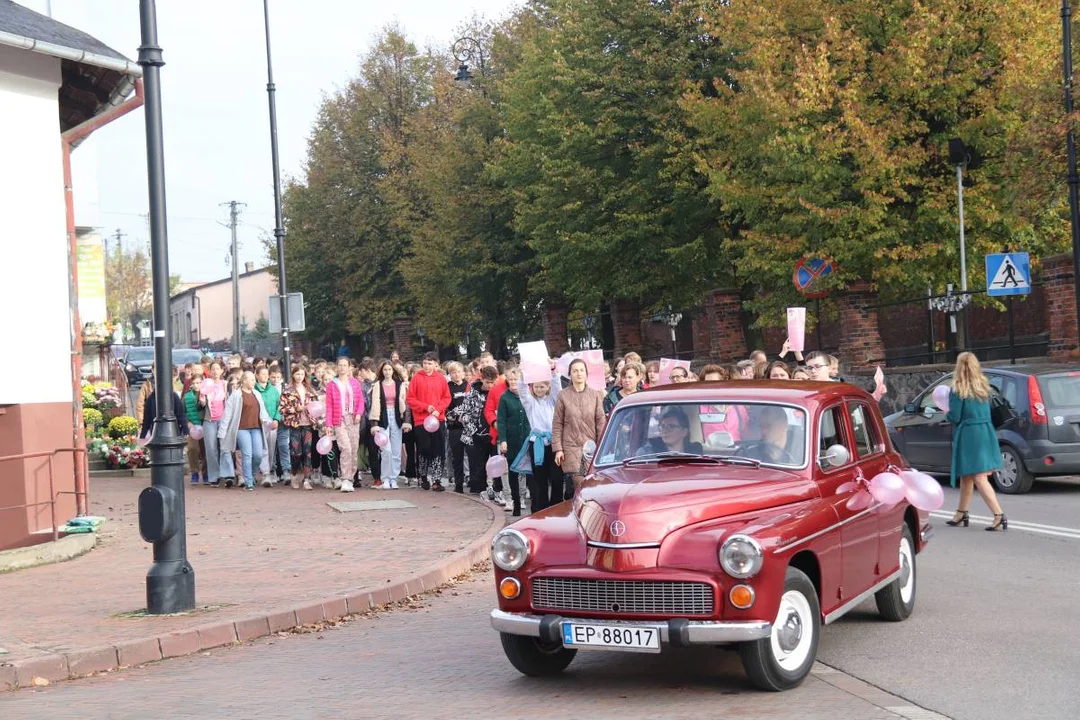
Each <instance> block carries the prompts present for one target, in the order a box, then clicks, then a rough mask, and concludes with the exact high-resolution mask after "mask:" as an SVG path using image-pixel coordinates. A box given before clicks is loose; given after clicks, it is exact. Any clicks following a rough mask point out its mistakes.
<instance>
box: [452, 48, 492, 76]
mask: <svg viewBox="0 0 1080 720" xmlns="http://www.w3.org/2000/svg"><path fill="white" fill-rule="evenodd" d="M453 53H454V59H455V60H457V61H458V63H459V64H458V69H457V74H456V75H454V82H456V83H458V84H459V85H470V84H472V79H473V74H472V72H471V71H470V70H469V63H470V62H472V60H473V58H475V59H476V60H477V62H479V63H480V77H483V76H484V70H485V68H484V46H483V45H481V44H480V41H479V40H476V39H475V38H471V37H468V36H466V37H463V38H458V39H457V40H455V41H454V46H453Z"/></svg>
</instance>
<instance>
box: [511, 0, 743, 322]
mask: <svg viewBox="0 0 1080 720" xmlns="http://www.w3.org/2000/svg"><path fill="white" fill-rule="evenodd" d="M527 13H531V15H532V23H531V25H528V24H525V22H524V21H523V25H524V26H525V27H526V28H527V32H523V34H522V43H521V48H520V50H519V53H520V60H519V62H518V63H517V64H516V65H515V67H513V68H512V69H511V70H510V71H508V74H507V77H506V80H505V88H504V89H503V93H504V99H503V107H504V113H505V122H506V128H507V144H508V147H507V150H506V154H505V158H504V159H503V160H502V161H501V162H500V163H499V168H498V169H499V171H500V175H501V178H502V179H503V181H504V182H505V183H506V184H507V186H508V187H509V188H510V189H511V191H512V192H513V194H514V198H515V202H516V213H515V222H516V228H517V229H518V230H519V231H520V232H521V233H522V234H523V235H524V236H525V237H526V238H527V239H528V242H529V243H530V245H531V246H532V247H533V248H534V249H535V250H536V252H537V254H538V256H539V260H540V264H541V265H542V268H543V269H542V271H541V272H540V273H539V274H538V275H537V276H536V277H535V279H534V285H533V286H534V288H535V289H537V290H538V291H540V292H542V293H544V294H545V295H555V294H556V293H559V294H564V295H565V296H566V297H568V298H571V299H572V300H573V302H574V303H575V304H576V305H578V306H579V307H582V308H594V307H596V306H597V305H598V304H599V303H600V302H601V301H603V300H604V299H606V298H625V299H631V300H637V301H640V302H642V303H643V304H644V305H646V306H649V305H652V306H661V305H667V304H672V305H675V306H683V305H686V306H689V305H693V304H696V303H697V302H698V301H699V300H700V297H701V293H702V291H703V290H705V289H707V288H708V287H709V286H711V285H714V284H715V283H716V282H718V281H719V280H721V279H722V278H724V277H727V276H730V274H731V268H730V266H729V265H728V264H727V263H726V262H725V260H724V257H723V255H722V254H721V252H720V248H721V246H722V242H723V240H724V239H725V237H726V235H727V226H726V222H725V220H724V218H723V217H722V216H721V214H720V212H719V205H720V203H719V201H718V200H716V199H715V198H710V197H709V196H708V195H706V193H705V178H704V176H703V175H702V174H700V173H699V172H698V170H697V168H696V161H695V158H694V157H693V155H692V154H691V153H689V152H688V151H687V143H688V141H689V140H690V139H691V137H692V135H693V128H692V127H691V126H690V125H689V124H688V114H687V111H686V110H685V109H684V108H683V107H682V106H681V105H680V103H679V98H680V96H681V95H682V93H683V92H685V91H686V90H687V88H688V87H694V86H695V85H696V86H700V87H703V88H704V89H705V91H708V88H709V85H708V84H709V83H710V82H711V80H712V78H713V77H714V76H715V75H716V74H718V73H720V72H721V68H722V67H723V63H724V53H723V52H722V49H721V47H720V46H719V44H718V43H717V42H716V41H715V39H714V38H713V37H712V36H711V35H709V34H708V33H707V32H706V28H705V27H704V26H703V24H702V22H701V19H700V18H701V6H700V3H688V2H679V1H678V0H658V1H656V2H649V3H642V2H639V1H638V0H603V1H602V2H590V3H582V2H575V1H574V0H548V1H546V2H533V3H530V5H529V6H528V10H527Z"/></svg>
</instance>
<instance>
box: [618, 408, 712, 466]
mask: <svg viewBox="0 0 1080 720" xmlns="http://www.w3.org/2000/svg"><path fill="white" fill-rule="evenodd" d="M659 427H660V437H655V438H652V439H651V440H649V442H647V443H645V444H644V445H642V446H641V447H640V448H638V451H637V452H636V453H635V455H651V454H654V453H663V452H681V453H691V454H694V455H701V454H702V453H703V452H704V451H703V450H702V448H701V443H698V442H693V441H691V440H690V420H689V419H688V418H687V417H686V413H685V412H683V411H682V409H681V408H677V407H673V408H668V409H667V410H665V411H664V414H663V415H661V416H660V426H659Z"/></svg>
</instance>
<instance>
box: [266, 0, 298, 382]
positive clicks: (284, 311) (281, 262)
mask: <svg viewBox="0 0 1080 720" xmlns="http://www.w3.org/2000/svg"><path fill="white" fill-rule="evenodd" d="M263 19H264V21H265V24H266V94H267V97H268V99H269V103H270V164H271V165H273V169H274V239H275V240H276V242H277V258H278V296H279V297H280V302H281V362H282V363H283V364H284V366H285V368H284V370H285V377H287V378H288V377H292V375H291V372H292V369H291V365H292V362H291V360H292V353H291V348H290V347H289V303H288V297H287V294H286V289H285V223H284V222H283V221H282V217H281V163H280V161H279V159H278V137H277V100H276V98H275V95H276V93H277V87H276V86H275V85H274V68H273V65H272V63H271V61H270V0H263Z"/></svg>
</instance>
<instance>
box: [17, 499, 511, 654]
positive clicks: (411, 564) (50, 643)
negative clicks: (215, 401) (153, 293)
mask: <svg viewBox="0 0 1080 720" xmlns="http://www.w3.org/2000/svg"><path fill="white" fill-rule="evenodd" d="M146 483H147V480H146V478H142V477H136V478H109V479H99V478H94V479H93V481H92V486H91V489H90V490H91V498H90V501H91V506H90V512H91V513H92V514H94V515H104V516H105V517H107V518H108V519H109V522H108V524H107V525H106V527H105V529H104V531H103V532H102V533H100V537H99V542H98V547H97V548H95V549H94V550H93V551H91V552H90V553H88V554H86V555H84V556H82V557H80V558H76V559H74V560H71V561H69V562H65V563H59V564H56V565H49V566H44V567H38V568H31V569H28V570H21V571H18V572H15V573H10V574H7V575H4V581H3V583H0V607H3V608H4V609H5V611H4V613H2V614H0V647H3V648H4V649H6V650H7V651H8V653H7V654H5V655H4V656H3V659H4V661H5V662H7V663H17V662H19V661H22V660H26V659H31V658H35V657H45V656H50V655H55V654H57V653H64V652H72V651H75V650H78V649H80V648H95V647H105V646H112V645H115V646H117V648H118V649H119V656H120V658H119V661H120V662H121V664H138V663H142V662H146V661H148V659H156V658H153V657H150V658H148V657H147V656H148V655H153V654H155V653H158V652H159V651H157V650H154V651H152V652H146V651H145V650H146V648H144V647H143V646H141V645H125V643H127V642H129V641H135V640H145V639H147V638H155V637H159V636H167V635H168V634H169V633H175V632H181V631H185V630H190V629H191V628H195V627H198V626H203V625H207V624H219V623H229V622H236V621H239V620H247V619H250V618H257V617H261V616H267V615H270V614H273V613H278V612H279V611H282V610H286V609H288V608H297V607H304V606H309V605H316V606H317V607H319V610H318V614H319V615H321V614H322V606H321V604H320V603H322V602H323V601H325V600H327V599H331V598H335V597H338V598H343V597H346V596H348V595H353V594H356V593H357V592H358V591H360V590H361V589H366V588H374V587H378V586H380V585H386V584H387V583H389V582H390V581H392V580H394V579H397V578H402V577H408V576H410V573H412V574H416V573H418V572H422V571H426V570H427V569H428V568H429V567H430V566H431V564H432V563H434V562H436V561H438V560H440V559H445V558H447V557H449V556H450V555H452V554H453V553H455V552H457V551H459V550H462V549H464V548H465V547H467V546H468V545H469V544H470V542H472V541H473V540H475V539H476V538H478V537H480V536H482V535H483V534H484V533H485V532H487V531H488V529H489V528H490V527H491V523H492V517H493V513H492V510H491V509H490V506H484V505H482V504H480V503H477V502H472V501H469V500H468V499H466V498H463V497H460V496H454V495H453V494H452V493H442V494H435V493H430V492H424V491H422V490H410V489H402V490H400V491H398V492H397V493H396V494H395V498H398V499H401V500H406V501H408V502H410V503H412V504H414V505H416V508H415V509H401V510H379V511H373V512H355V513H339V512H336V511H334V510H332V509H331V508H329V507H327V505H326V503H327V502H328V501H333V500H337V499H338V498H339V497H340V493H333V492H331V491H327V490H319V491H316V492H303V491H294V490H292V489H291V488H279V487H275V488H266V489H264V488H259V489H257V490H256V491H255V492H253V493H252V492H248V493H246V492H243V491H240V490H219V489H217V488H212V487H197V488H187V489H186V497H187V512H188V520H187V529H188V557H189V559H190V561H191V564H192V567H193V568H194V570H195V583H196V602H197V603H198V605H199V609H198V610H197V611H196V612H192V613H186V614H180V615H175V616H162V617H151V616H146V615H145V614H143V613H142V612H141V611H142V610H143V609H144V608H145V602H146V589H145V578H146V571H147V569H149V567H150V563H151V559H152V558H151V546H150V545H148V544H147V543H145V542H143V540H142V538H141V537H139V532H138V510H137V499H138V494H139V491H140V490H141V489H142V488H143V487H145V485H146ZM349 499H350V500H355V501H365V500H379V499H386V494H385V493H384V492H381V491H376V490H370V489H361V490H359V491H357V492H356V493H355V494H353V495H352V496H350V498H349ZM384 602H385V600H384ZM341 607H342V606H341V605H340V604H339V605H336V606H335V608H336V609H340V608H341ZM288 617H289V614H288V613H286V614H282V615H279V616H278V617H277V618H276V619H277V620H278V622H277V623H274V622H273V620H271V621H270V622H269V627H268V631H270V632H276V631H278V630H280V629H284V628H285V627H292V626H294V625H295V620H293V621H292V622H289V623H288V624H287V625H283V621H284V620H286V619H287V618H288ZM319 619H321V617H320V618H319ZM154 644H155V645H156V641H154ZM162 649H164V650H166V651H167V654H170V655H176V654H181V651H182V650H186V651H188V652H192V651H195V650H198V649H199V648H198V647H194V648H193V647H192V642H191V641H185V642H183V643H178V641H177V639H176V636H172V639H168V640H165V641H164V645H163V646H162ZM158 657H160V654H158Z"/></svg>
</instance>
